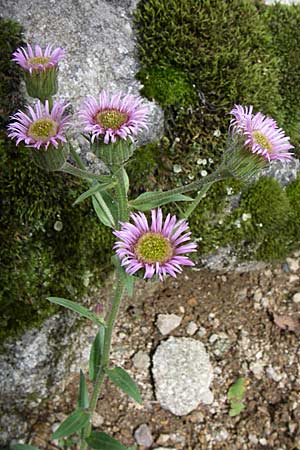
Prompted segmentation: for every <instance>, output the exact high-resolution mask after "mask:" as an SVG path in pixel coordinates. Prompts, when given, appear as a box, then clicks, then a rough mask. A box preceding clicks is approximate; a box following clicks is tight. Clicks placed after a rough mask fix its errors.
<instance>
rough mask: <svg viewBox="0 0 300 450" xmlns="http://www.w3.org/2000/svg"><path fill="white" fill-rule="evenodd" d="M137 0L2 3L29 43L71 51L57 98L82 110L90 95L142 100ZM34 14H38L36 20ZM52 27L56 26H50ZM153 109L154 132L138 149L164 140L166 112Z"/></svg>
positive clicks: (151, 106) (145, 135)
mask: <svg viewBox="0 0 300 450" xmlns="http://www.w3.org/2000/svg"><path fill="white" fill-rule="evenodd" d="M135 6H136V1H135V0H127V1H122V2H121V1H120V2H119V1H112V0H107V1H104V0H78V1H77V2H76V6H74V2H73V0H64V1H63V2H56V1H55V0H50V1H49V0H32V1H31V2H30V4H29V3H24V1H23V0H11V1H9V2H8V1H6V0H0V10H1V11H2V14H3V16H4V17H7V18H10V19H15V20H17V21H19V22H20V23H21V24H22V25H23V26H24V28H25V38H26V39H27V40H28V42H30V43H32V44H36V43H39V44H40V45H41V46H42V47H45V46H46V45H47V44H49V43H53V44H54V45H56V46H59V47H63V48H65V49H66V52H67V54H66V57H65V59H64V60H63V61H61V63H60V74H59V92H58V94H57V95H58V96H59V97H60V98H63V99H65V100H67V101H70V102H71V104H72V107H73V108H74V111H77V110H78V107H79V106H80V105H81V103H82V101H83V99H84V98H85V97H86V96H87V95H97V94H98V93H99V92H100V91H101V90H102V89H103V88H105V89H108V90H110V91H116V90H122V91H124V92H128V93H132V94H139V90H140V88H141V86H142V85H141V83H140V82H139V81H138V80H136V79H135V74H136V72H137V71H138V70H139V63H138V60H137V52H136V39H135V35H134V32H133V26H132V12H133V10H134V8H135ZM32 11H34V14H32ZM49 24H51V26H49ZM145 103H146V104H147V105H148V106H149V109H150V120H149V130H148V131H147V130H146V131H145V132H143V133H142V134H141V136H140V138H139V143H140V144H144V143H147V142H149V141H153V140H157V139H159V138H160V137H161V136H162V134H163V112H162V110H161V108H160V107H159V106H158V105H156V104H155V103H153V102H149V101H147V100H146V99H145Z"/></svg>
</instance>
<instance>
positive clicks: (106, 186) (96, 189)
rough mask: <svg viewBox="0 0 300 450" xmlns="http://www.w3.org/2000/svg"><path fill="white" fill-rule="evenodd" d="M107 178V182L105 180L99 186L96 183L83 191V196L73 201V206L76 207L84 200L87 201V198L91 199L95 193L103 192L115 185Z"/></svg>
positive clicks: (110, 178)
mask: <svg viewBox="0 0 300 450" xmlns="http://www.w3.org/2000/svg"><path fill="white" fill-rule="evenodd" d="M108 178H109V180H107V181H105V182H103V183H101V184H99V183H97V184H95V185H94V186H92V187H91V188H90V189H88V190H87V191H85V192H84V193H83V194H81V195H79V197H78V198H77V199H76V200H75V202H74V203H73V205H77V204H78V203H81V202H83V201H84V200H85V199H87V198H88V197H91V196H92V195H94V194H95V193H96V192H102V191H105V190H106V189H111V188H112V187H113V186H114V185H115V181H113V179H112V177H108Z"/></svg>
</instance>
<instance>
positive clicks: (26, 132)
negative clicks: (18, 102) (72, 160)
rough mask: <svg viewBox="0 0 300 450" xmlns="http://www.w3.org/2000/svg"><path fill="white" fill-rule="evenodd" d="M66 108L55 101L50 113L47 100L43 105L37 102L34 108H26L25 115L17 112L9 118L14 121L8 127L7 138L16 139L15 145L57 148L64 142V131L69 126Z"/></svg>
mask: <svg viewBox="0 0 300 450" xmlns="http://www.w3.org/2000/svg"><path fill="white" fill-rule="evenodd" d="M68 106H69V105H66V104H64V103H63V102H62V101H56V102H54V104H53V108H52V110H51V111H50V110H49V103H48V100H46V102H45V105H43V104H42V103H41V102H40V101H38V102H37V103H36V105H35V108H32V107H31V106H27V110H28V113H27V114H25V113H24V112H22V111H18V112H17V113H16V114H14V115H13V116H12V117H11V118H12V119H14V120H15V121H14V122H11V123H10V125H9V126H8V131H9V134H8V136H9V137H10V138H12V139H16V141H17V145H18V144H19V143H20V142H21V141H24V142H25V144H26V146H27V147H33V148H37V149H39V148H41V147H43V148H46V149H47V148H48V146H49V145H53V146H54V147H58V145H59V144H60V143H61V142H66V138H65V136H64V134H65V131H66V130H65V129H66V127H67V126H68V125H71V123H70V122H69V119H70V117H71V116H68V115H65V110H66V108H67V107H68Z"/></svg>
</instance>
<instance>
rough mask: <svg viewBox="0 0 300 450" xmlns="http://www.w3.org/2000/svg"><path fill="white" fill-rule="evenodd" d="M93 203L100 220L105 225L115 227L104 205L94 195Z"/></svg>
mask: <svg viewBox="0 0 300 450" xmlns="http://www.w3.org/2000/svg"><path fill="white" fill-rule="evenodd" d="M92 204H93V208H94V210H95V213H96V214H97V216H98V219H99V220H100V222H101V223H103V225H105V226H106V227H110V228H114V225H113V223H112V220H111V219H110V218H109V217H108V215H107V213H106V212H105V211H104V209H103V205H101V204H100V203H99V200H97V198H96V197H95V196H94V195H93V197H92Z"/></svg>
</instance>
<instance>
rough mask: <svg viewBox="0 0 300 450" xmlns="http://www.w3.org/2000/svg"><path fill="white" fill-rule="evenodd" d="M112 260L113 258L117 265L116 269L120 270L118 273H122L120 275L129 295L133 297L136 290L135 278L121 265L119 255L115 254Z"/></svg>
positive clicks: (114, 263)
mask: <svg viewBox="0 0 300 450" xmlns="http://www.w3.org/2000/svg"><path fill="white" fill-rule="evenodd" d="M111 260H112V263H113V265H114V266H115V268H116V270H117V271H118V273H119V275H120V277H121V279H122V282H123V284H124V286H125V289H126V291H127V293H128V295H129V297H132V296H133V291H134V282H135V278H134V277H133V276H131V275H129V274H128V273H127V272H126V271H125V269H124V267H122V266H121V263H120V260H119V258H118V257H117V255H113V256H112V258H111Z"/></svg>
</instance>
